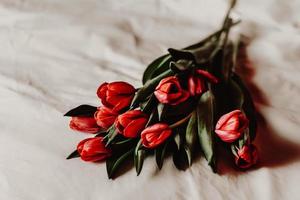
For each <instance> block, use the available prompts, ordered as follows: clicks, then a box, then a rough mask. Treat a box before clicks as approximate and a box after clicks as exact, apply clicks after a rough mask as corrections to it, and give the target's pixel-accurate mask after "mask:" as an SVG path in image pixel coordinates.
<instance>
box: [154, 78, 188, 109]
mask: <svg viewBox="0 0 300 200" xmlns="http://www.w3.org/2000/svg"><path fill="white" fill-rule="evenodd" d="M154 95H155V96H156V98H157V99H158V101H159V102H161V103H164V104H171V105H177V104H179V103H181V102H183V101H185V100H187V99H188V98H189V93H188V92H187V91H186V90H183V89H182V88H181V86H180V83H179V80H178V78H177V77H176V76H170V77H167V78H164V79H162V80H161V81H160V83H159V84H158V86H157V87H156V89H155V92H154Z"/></svg>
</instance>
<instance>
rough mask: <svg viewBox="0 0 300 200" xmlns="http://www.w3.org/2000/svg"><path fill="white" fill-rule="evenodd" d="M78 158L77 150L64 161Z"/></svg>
mask: <svg viewBox="0 0 300 200" xmlns="http://www.w3.org/2000/svg"><path fill="white" fill-rule="evenodd" d="M78 157H80V155H79V153H78V151H77V149H76V150H75V151H73V152H72V153H71V154H70V155H69V156H68V157H67V158H66V159H67V160H69V159H72V158H78Z"/></svg>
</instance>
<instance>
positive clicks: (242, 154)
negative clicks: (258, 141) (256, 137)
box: [235, 144, 258, 169]
mask: <svg viewBox="0 0 300 200" xmlns="http://www.w3.org/2000/svg"><path fill="white" fill-rule="evenodd" d="M257 161H258V152H257V149H256V147H255V146H254V145H253V144H250V145H245V146H243V147H242V148H241V149H239V150H238V152H237V156H236V157H235V164H236V165H237V166H238V167H240V168H243V169H246V168H249V167H251V166H252V165H254V164H256V163H257Z"/></svg>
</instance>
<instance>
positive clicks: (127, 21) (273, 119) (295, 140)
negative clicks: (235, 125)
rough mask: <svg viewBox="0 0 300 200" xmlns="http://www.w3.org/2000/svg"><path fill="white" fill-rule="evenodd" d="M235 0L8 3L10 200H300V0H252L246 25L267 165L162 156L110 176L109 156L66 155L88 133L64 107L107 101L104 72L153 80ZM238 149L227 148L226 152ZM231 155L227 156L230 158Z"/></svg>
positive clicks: (244, 15)
mask: <svg viewBox="0 0 300 200" xmlns="http://www.w3.org/2000/svg"><path fill="white" fill-rule="evenodd" d="M226 6H227V1H224V0H209V1H208V0H177V1H175V0H153V1H146V0H144V1H138V0H123V1H117V0H101V1H97V0H64V1H62V0H1V1H0V199H1V200H2V199H3V200H42V199H45V200H52V199H63V200H89V199H90V200H94V199H109V200H119V199H143V200H147V199H149V200H153V199H162V200H167V199H172V200H177V199H178V200H182V199H183V200H184V199H186V200H198V199H201V200H202V199H203V200H211V199H214V200H218V199H239V200H241V199H249V200H250V199H251V200H252V199H260V200H276V199H278V200H279V199H285V200H287V199H291V200H292V199H300V190H299V181H300V171H299V169H300V132H299V129H300V101H299V97H300V79H299V77H300V70H299V67H300V12H299V11H300V1H299V0H290V1H285V0H252V1H247V0H240V1H239V3H238V6H237V9H236V13H235V15H236V18H240V19H242V20H243V23H242V24H241V25H240V27H239V28H236V29H235V33H242V34H244V35H246V36H247V37H248V38H249V45H248V46H247V49H246V50H247V53H248V57H249V60H250V62H251V64H249V65H247V66H245V69H244V70H243V75H244V76H245V78H246V80H247V84H248V86H249V88H250V89H251V91H252V93H253V96H254V99H255V102H256V106H257V108H258V111H259V118H258V119H259V133H258V137H257V139H256V144H257V146H258V147H259V151H260V157H261V159H260V164H259V165H258V166H257V168H255V169H252V170H249V171H246V172H240V171H236V170H234V169H232V166H230V163H229V162H228V163H227V162H225V161H222V162H220V164H219V168H220V175H217V174H213V173H212V172H211V170H210V168H209V167H208V166H207V164H206V162H205V160H204V158H199V159H198V160H197V161H196V162H195V163H194V164H193V166H192V167H191V168H190V169H188V170H186V171H185V172H180V171H177V170H176V169H175V167H174V166H173V163H172V162H171V159H168V160H167V161H166V163H165V165H164V167H163V169H162V170H161V171H158V170H157V169H156V166H155V162H154V160H153V158H152V157H149V158H147V159H146V161H145V163H144V168H143V172H142V173H141V175H140V176H139V177H136V174H135V170H134V169H131V168H129V169H128V172H127V173H126V174H124V175H122V176H120V177H119V178H118V179H116V180H108V179H107V175H106V170H105V164H104V163H103V164H92V163H84V162H82V161H81V160H79V159H74V160H70V161H66V160H65V157H66V156H67V155H68V153H69V152H71V151H72V150H73V148H75V146H76V145H77V142H78V141H80V140H81V139H83V138H86V137H89V135H87V134H82V133H77V132H73V131H71V130H69V128H68V126H67V124H68V120H69V119H67V118H63V117H62V116H63V114H64V113H65V112H66V111H68V110H69V109H70V108H73V107H75V106H77V105H79V104H81V103H82V102H87V103H89V104H92V105H95V106H96V105H99V103H100V101H99V100H97V98H96V94H95V91H96V89H97V87H98V86H99V84H100V83H101V82H104V81H112V80H119V79H120V80H124V81H128V82H130V83H132V84H135V85H141V81H140V79H141V77H142V72H143V70H144V69H145V67H146V65H147V64H148V63H149V62H150V61H151V60H153V59H154V58H156V57H158V56H159V55H161V54H163V53H165V52H166V49H167V48H168V47H174V48H180V47H184V46H187V45H189V44H191V43H194V42H197V41H198V40H200V39H201V38H202V37H203V36H205V35H206V34H208V33H210V32H211V31H214V30H216V29H217V28H218V26H219V25H220V23H221V20H222V17H223V15H224V12H225V10H226ZM225 156H226V155H225ZM221 160H224V159H221Z"/></svg>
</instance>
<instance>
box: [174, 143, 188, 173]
mask: <svg viewBox="0 0 300 200" xmlns="http://www.w3.org/2000/svg"><path fill="white" fill-rule="evenodd" d="M173 163H174V165H175V167H176V168H177V169H179V170H186V169H187V168H188V166H189V164H188V157H187V154H186V152H185V150H184V148H180V149H179V150H175V151H174V152H173Z"/></svg>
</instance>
